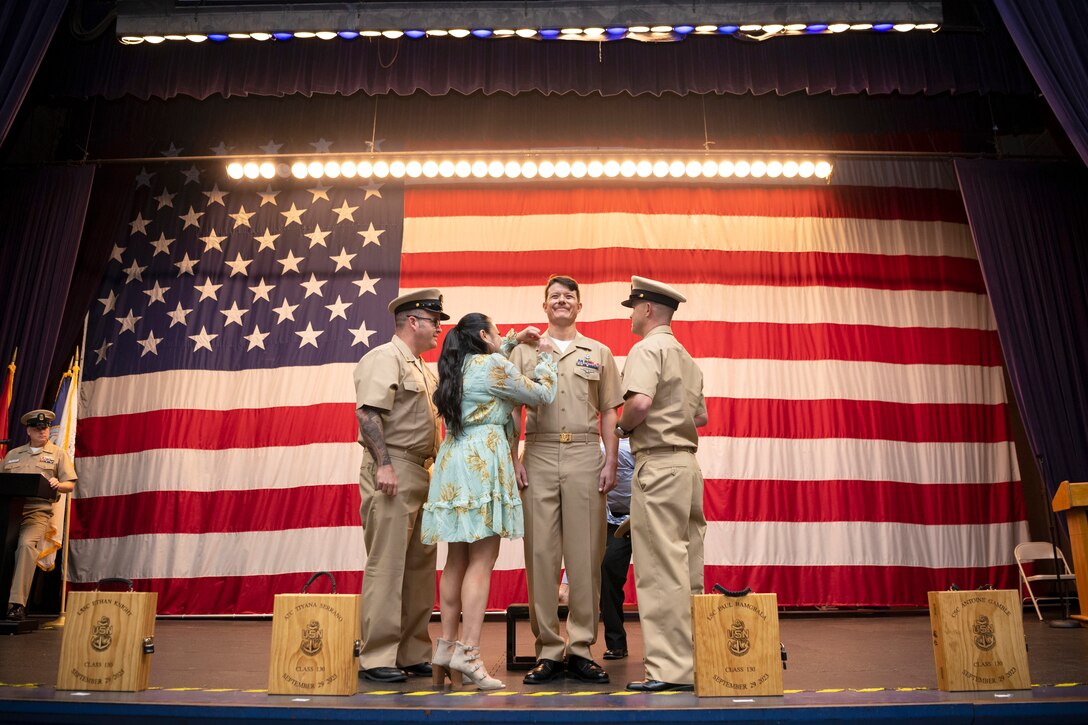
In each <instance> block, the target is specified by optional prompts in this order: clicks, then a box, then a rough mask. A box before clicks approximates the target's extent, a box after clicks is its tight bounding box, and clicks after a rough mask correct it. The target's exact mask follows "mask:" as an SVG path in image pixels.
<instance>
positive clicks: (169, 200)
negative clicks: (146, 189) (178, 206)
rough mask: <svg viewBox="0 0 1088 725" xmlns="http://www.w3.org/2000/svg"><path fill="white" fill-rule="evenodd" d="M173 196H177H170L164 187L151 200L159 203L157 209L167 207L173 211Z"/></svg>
mask: <svg viewBox="0 0 1088 725" xmlns="http://www.w3.org/2000/svg"><path fill="white" fill-rule="evenodd" d="M175 196H177V194H171V193H170V192H169V191H167V190H166V187H163V190H162V193H161V194H159V195H158V196H155V197H152V198H153V199H154V200H155V201H157V202H159V206H158V208H159V209H162V208H163V207H164V206H168V207H170V208H171V209H173V208H174V197H175Z"/></svg>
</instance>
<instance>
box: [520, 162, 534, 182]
mask: <svg viewBox="0 0 1088 725" xmlns="http://www.w3.org/2000/svg"><path fill="white" fill-rule="evenodd" d="M536 172H537V167H536V162H535V161H526V162H525V163H524V164H522V165H521V175H522V176H524V177H525V178H526V179H532V178H535V177H536Z"/></svg>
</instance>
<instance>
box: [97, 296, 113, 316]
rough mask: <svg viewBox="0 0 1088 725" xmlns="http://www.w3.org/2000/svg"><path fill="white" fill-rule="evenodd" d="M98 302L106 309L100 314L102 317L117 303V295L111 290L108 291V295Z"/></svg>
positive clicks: (100, 298)
mask: <svg viewBox="0 0 1088 725" xmlns="http://www.w3.org/2000/svg"><path fill="white" fill-rule="evenodd" d="M98 301H99V302H101V303H102V305H103V306H104V307H105V308H106V309H104V310H102V314H103V315H104V314H106V313H107V312H109V311H110V310H112V309H113V306H114V304H116V303H117V295H115V294H114V293H113V290H110V293H109V294H108V295H106V296H105V297H99V298H98Z"/></svg>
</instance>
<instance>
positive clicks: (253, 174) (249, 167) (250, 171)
mask: <svg viewBox="0 0 1088 725" xmlns="http://www.w3.org/2000/svg"><path fill="white" fill-rule="evenodd" d="M242 173H243V174H245V177H246V178H247V179H256V178H257V177H258V176H260V175H261V167H260V166H258V165H257V163H256V162H255V161H250V162H248V163H247V164H246V165H245V166H243V167H242Z"/></svg>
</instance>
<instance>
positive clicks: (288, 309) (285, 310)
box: [272, 298, 298, 325]
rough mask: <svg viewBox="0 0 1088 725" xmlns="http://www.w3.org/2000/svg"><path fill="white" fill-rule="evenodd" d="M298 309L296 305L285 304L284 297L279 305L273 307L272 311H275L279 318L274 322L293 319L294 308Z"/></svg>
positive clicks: (278, 322) (292, 320)
mask: <svg viewBox="0 0 1088 725" xmlns="http://www.w3.org/2000/svg"><path fill="white" fill-rule="evenodd" d="M297 309H298V305H289V304H287V298H284V300H283V304H282V305H280V306H279V307H273V308H272V311H273V312H275V313H276V314H277V315H278V316H279V318H280V319H278V320H276V324H277V325H278V324H280V323H281V322H283V321H284V320H291V322H294V321H295V310H297Z"/></svg>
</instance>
